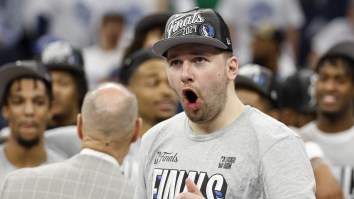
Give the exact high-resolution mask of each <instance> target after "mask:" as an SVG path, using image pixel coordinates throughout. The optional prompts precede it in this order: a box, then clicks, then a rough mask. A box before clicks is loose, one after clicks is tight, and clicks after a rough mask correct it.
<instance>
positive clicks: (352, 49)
mask: <svg viewBox="0 0 354 199" xmlns="http://www.w3.org/2000/svg"><path fill="white" fill-rule="evenodd" d="M337 56H338V57H345V58H347V59H349V60H351V61H352V62H354V42H353V41H345V42H340V43H338V44H336V45H334V46H333V47H332V48H330V49H329V50H328V51H327V52H326V53H325V54H324V55H323V56H322V57H321V58H320V61H319V62H318V64H317V66H316V71H318V70H319V68H320V67H321V66H322V65H323V64H322V63H323V61H324V60H325V59H327V58H331V57H337Z"/></svg>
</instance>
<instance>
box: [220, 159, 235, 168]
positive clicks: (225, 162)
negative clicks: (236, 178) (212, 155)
mask: <svg viewBox="0 0 354 199" xmlns="http://www.w3.org/2000/svg"><path fill="white" fill-rule="evenodd" d="M235 161H236V157H228V156H221V159H220V162H219V165H218V168H219V169H231V167H232V164H233V163H235Z"/></svg>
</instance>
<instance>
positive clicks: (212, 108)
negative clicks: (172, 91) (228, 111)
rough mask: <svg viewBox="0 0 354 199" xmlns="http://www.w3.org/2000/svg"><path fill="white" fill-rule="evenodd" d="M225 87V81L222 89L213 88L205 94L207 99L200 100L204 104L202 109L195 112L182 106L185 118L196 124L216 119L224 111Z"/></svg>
mask: <svg viewBox="0 0 354 199" xmlns="http://www.w3.org/2000/svg"><path fill="white" fill-rule="evenodd" d="M226 87H227V83H226V80H225V82H224V87H222V88H220V86H219V87H218V86H214V87H213V88H212V89H211V91H210V92H209V93H207V94H206V96H207V98H206V99H205V98H204V99H205V100H204V99H200V100H202V101H203V102H204V103H202V107H201V108H200V109H199V110H197V112H194V111H191V110H189V109H187V108H186V107H185V105H184V104H183V109H184V110H185V113H186V115H187V117H188V118H189V119H190V120H191V121H192V122H194V123H196V124H205V123H208V122H210V121H213V120H214V119H215V118H217V117H218V116H219V115H220V113H221V112H222V111H223V110H224V107H225V104H226V98H227V92H226V89H227V88H226Z"/></svg>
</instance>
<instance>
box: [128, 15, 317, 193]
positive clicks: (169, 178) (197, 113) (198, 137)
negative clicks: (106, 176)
mask: <svg viewBox="0 0 354 199" xmlns="http://www.w3.org/2000/svg"><path fill="white" fill-rule="evenodd" d="M204 26H206V27H207V28H208V29H211V30H212V31H208V32H214V34H213V35H208V36H205V35H203V34H202V33H203V32H202V28H203V27H204ZM153 50H154V52H155V53H156V54H158V55H162V56H164V57H166V59H167V62H168V66H167V77H168V81H169V83H170V85H171V87H172V89H173V90H174V91H175V93H176V94H177V96H178V97H179V100H180V102H181V104H182V106H183V109H184V111H185V112H183V113H180V114H178V115H176V116H174V117H172V118H170V119H168V120H165V121H163V122H161V123H159V124H157V125H156V126H154V127H153V128H151V129H150V130H149V131H148V132H147V133H145V134H144V136H143V138H142V143H141V150H140V153H141V154H140V155H141V158H140V164H139V166H140V175H139V180H138V187H139V188H141V189H138V190H137V191H136V195H135V198H136V199H141V198H149V199H152V198H157V197H158V198H168V199H172V198H175V197H177V198H182V199H183V198H194V199H195V198H236V197H239V198H315V196H314V191H315V180H314V176H313V172H312V169H311V165H310V162H309V160H308V158H307V155H306V151H305V148H304V144H303V141H302V140H301V138H299V137H298V136H296V134H295V133H294V132H292V131H291V130H290V129H289V128H287V127H286V126H285V125H283V124H281V123H279V122H278V121H276V120H275V119H273V118H271V117H269V116H267V115H265V114H264V113H261V112H260V111H258V110H257V109H255V108H252V107H250V106H245V105H244V104H242V102H241V101H240V100H239V99H238V97H237V95H236V93H235V86H234V79H235V78H236V75H237V71H238V60H237V58H236V57H235V56H234V55H233V52H232V45H231V39H230V33H229V31H228V27H227V26H226V24H225V22H224V20H223V19H222V18H221V16H220V15H219V14H218V13H216V12H215V11H214V10H212V9H199V8H196V9H193V10H191V11H187V12H184V13H179V14H176V15H173V16H172V17H171V18H170V19H169V20H168V22H167V24H166V30H165V39H163V40H161V41H159V42H157V43H155V44H154V46H153ZM289 146H291V147H289ZM186 179H188V180H186ZM181 192H183V193H181ZM180 193H181V194H180Z"/></svg>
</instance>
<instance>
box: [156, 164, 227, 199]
mask: <svg viewBox="0 0 354 199" xmlns="http://www.w3.org/2000/svg"><path fill="white" fill-rule="evenodd" d="M187 178H190V179H192V180H194V182H195V183H196V185H197V186H198V188H199V189H200V191H201V192H202V194H203V195H204V197H205V198H206V199H224V198H225V195H226V191H227V187H228V186H227V183H226V180H225V178H224V176H223V175H221V174H214V175H212V176H210V177H209V176H208V174H207V173H206V172H200V173H198V172H197V171H189V172H187V171H185V170H176V169H154V173H153V187H152V196H150V198H151V199H162V198H163V199H174V198H175V197H176V196H177V195H178V194H179V193H181V192H185V191H187V187H186V186H185V180H186V179H187Z"/></svg>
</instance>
